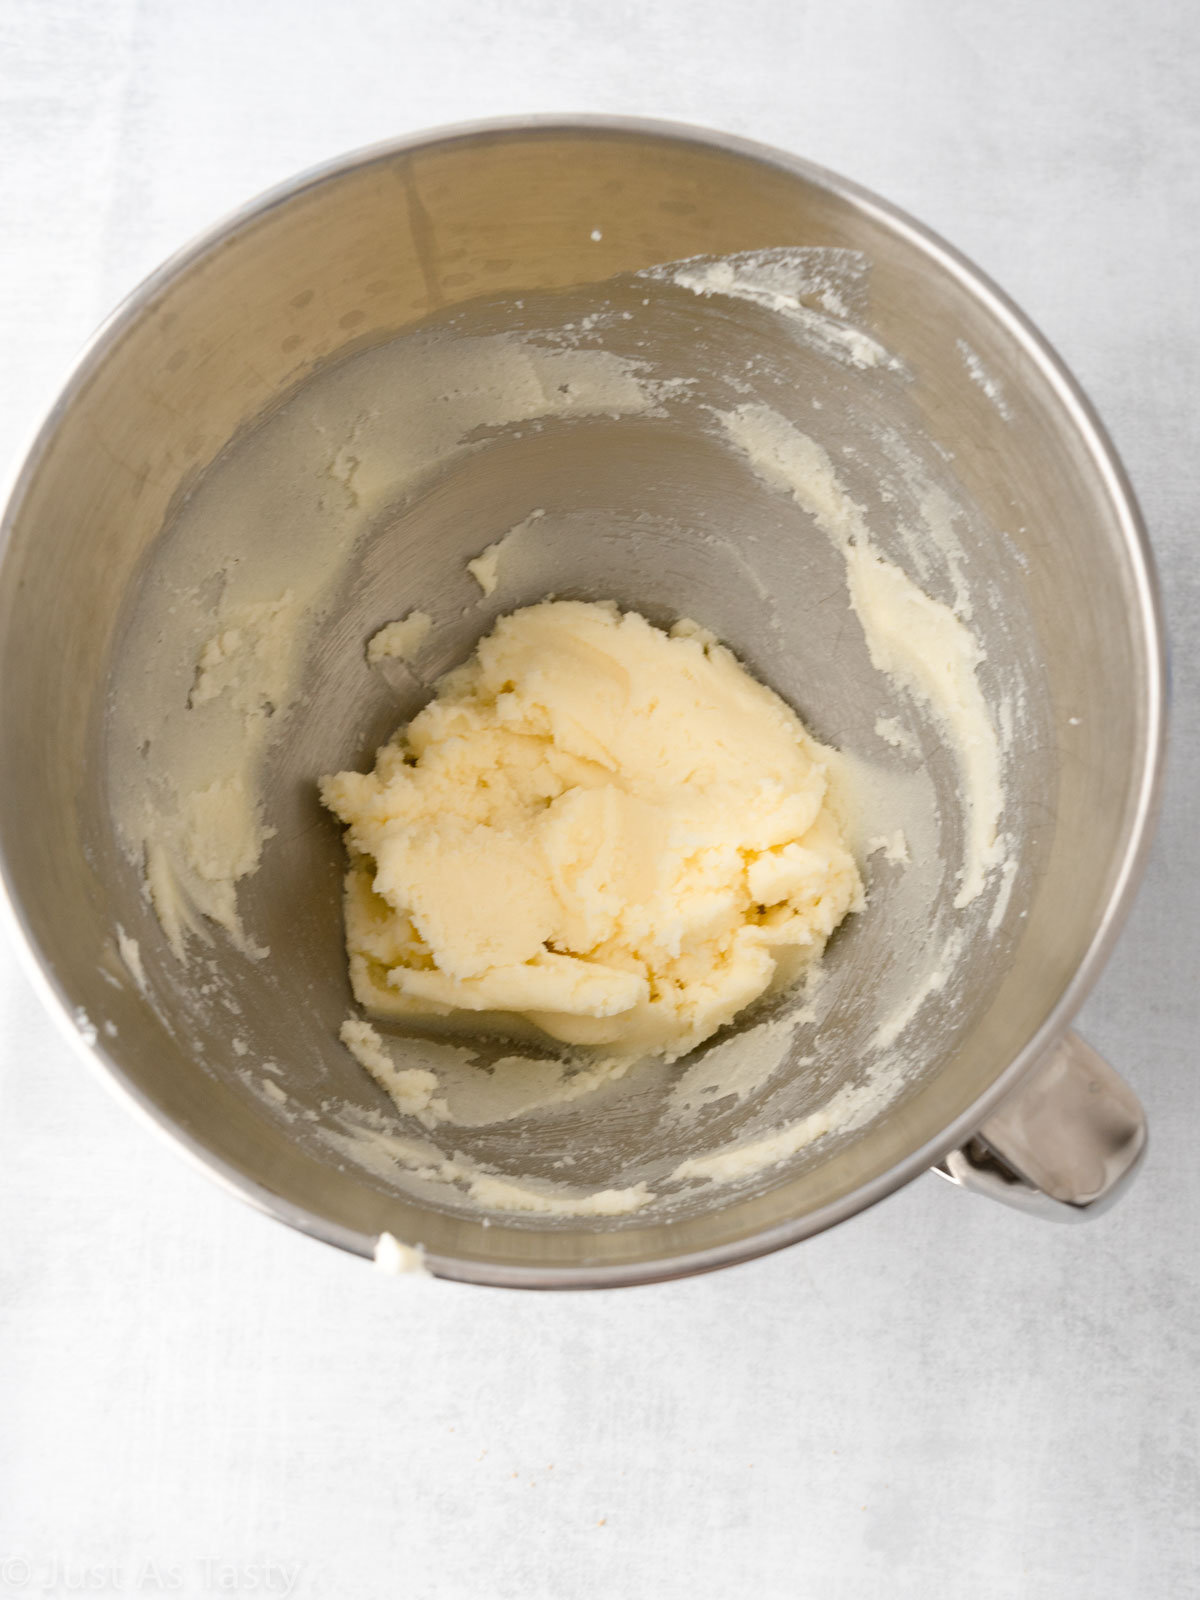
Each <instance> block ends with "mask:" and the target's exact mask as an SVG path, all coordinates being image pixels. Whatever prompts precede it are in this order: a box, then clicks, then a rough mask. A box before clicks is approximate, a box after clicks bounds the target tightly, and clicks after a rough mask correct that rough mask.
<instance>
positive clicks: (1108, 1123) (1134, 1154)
mask: <svg viewBox="0 0 1200 1600" xmlns="http://www.w3.org/2000/svg"><path fill="white" fill-rule="evenodd" d="M1145 1152H1146V1114H1145V1112H1144V1111H1143V1110H1142V1107H1141V1103H1140V1101H1139V1100H1138V1097H1137V1096H1136V1095H1135V1094H1134V1092H1133V1090H1132V1089H1131V1088H1130V1087H1129V1085H1128V1084H1127V1083H1126V1082H1125V1080H1124V1079H1123V1078H1119V1077H1118V1076H1117V1074H1116V1073H1115V1072H1114V1071H1113V1069H1112V1068H1111V1067H1110V1066H1109V1064H1108V1062H1107V1061H1105V1060H1104V1059H1103V1058H1102V1057H1101V1056H1098V1055H1097V1054H1096V1052H1095V1051H1094V1050H1093V1049H1092V1047H1091V1045H1090V1044H1087V1043H1085V1042H1084V1040H1082V1039H1081V1038H1080V1037H1079V1035H1078V1034H1077V1033H1068V1034H1066V1035H1065V1037H1064V1038H1063V1039H1061V1040H1060V1041H1059V1043H1058V1044H1057V1045H1055V1047H1054V1049H1053V1050H1051V1052H1050V1054H1049V1055H1048V1056H1047V1057H1046V1058H1045V1059H1044V1060H1043V1061H1042V1062H1041V1063H1040V1064H1039V1065H1038V1067H1037V1068H1036V1069H1035V1070H1034V1071H1033V1072H1032V1073H1031V1074H1030V1075H1029V1076H1028V1077H1027V1078H1026V1079H1025V1080H1024V1082H1023V1083H1022V1084H1021V1085H1020V1087H1019V1088H1017V1089H1015V1090H1014V1091H1013V1093H1012V1094H1011V1095H1009V1097H1008V1099H1007V1100H1005V1101H1003V1103H1002V1104H1001V1106H1000V1108H999V1110H997V1111H994V1112H993V1113H992V1115H991V1116H990V1117H989V1118H988V1120H987V1121H986V1122H985V1123H984V1124H983V1126H982V1127H981V1128H980V1130H979V1132H978V1133H977V1134H976V1135H975V1137H974V1138H973V1139H969V1140H968V1141H967V1143H966V1144H964V1145H963V1146H962V1147H961V1148H960V1149H958V1150H951V1152H950V1153H949V1155H947V1156H946V1157H945V1159H944V1160H943V1161H941V1162H939V1163H938V1165H937V1166H936V1167H935V1168H934V1169H933V1170H934V1171H935V1172H939V1173H940V1174H941V1175H942V1177H944V1178H949V1179H950V1181H951V1183H957V1184H960V1185H961V1186H962V1187H963V1188H964V1189H974V1190H975V1191H976V1192H977V1193H978V1194H986V1195H990V1196H991V1197H992V1199H993V1200H1002V1201H1003V1202H1004V1203H1005V1204H1006V1205H1010V1206H1016V1207H1017V1208H1018V1209H1019V1210H1021V1211H1032V1212H1034V1213H1035V1214H1036V1215H1037V1216H1040V1217H1048V1218H1050V1219H1052V1220H1054V1221H1058V1222H1077V1221H1081V1220H1082V1219H1083V1218H1085V1217H1095V1216H1099V1214H1100V1213H1101V1212H1102V1211H1105V1210H1107V1208H1108V1207H1109V1206H1110V1205H1111V1204H1112V1203H1113V1201H1114V1200H1115V1199H1116V1198H1117V1197H1118V1195H1120V1194H1121V1193H1123V1192H1124V1190H1125V1188H1126V1186H1127V1185H1128V1184H1129V1182H1130V1180H1131V1179H1132V1178H1133V1175H1134V1173H1135V1172H1136V1171H1137V1169H1138V1166H1139V1165H1140V1163H1141V1160H1142V1157H1143V1155H1144V1154H1145Z"/></svg>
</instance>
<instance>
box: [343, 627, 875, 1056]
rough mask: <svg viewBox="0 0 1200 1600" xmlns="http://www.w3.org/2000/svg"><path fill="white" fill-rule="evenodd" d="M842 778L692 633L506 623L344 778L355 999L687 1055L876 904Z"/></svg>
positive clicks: (767, 697)
mask: <svg viewBox="0 0 1200 1600" xmlns="http://www.w3.org/2000/svg"><path fill="white" fill-rule="evenodd" d="M833 759H834V757H833V752H831V751H829V750H827V749H825V748H824V747H823V746H822V745H820V744H818V743H817V742H816V741H815V740H814V739H812V738H811V737H810V735H809V734H808V733H807V732H806V730H805V729H804V727H803V725H802V724H801V722H800V721H799V719H798V718H797V717H796V715H795V713H794V712H792V711H791V710H790V709H789V707H788V706H786V705H785V704H784V702H783V701H782V700H780V699H779V697H778V696H777V695H776V694H774V693H773V692H772V691H771V690H770V689H767V688H765V687H764V686H763V685H762V684H760V683H758V682H756V681H755V679H754V678H752V677H751V676H750V674H749V673H748V672H747V671H746V670H745V669H744V668H743V667H742V666H741V664H740V663H739V662H738V660H737V659H736V657H735V656H734V655H733V654H732V653H731V652H730V651H729V650H727V649H725V648H724V647H723V646H722V645H720V644H718V643H717V641H716V640H715V639H714V638H713V637H712V636H711V635H710V634H708V633H706V632H705V631H704V630H703V629H701V628H699V627H698V626H696V625H695V624H694V623H691V622H686V621H685V622H681V623H679V624H677V625H676V627H675V628H673V629H672V630H671V632H670V633H669V634H668V633H664V632H662V631H661V630H660V629H658V628H655V627H653V626H651V624H650V623H649V622H647V621H646V620H645V619H644V618H643V617H641V616H639V615H637V614H636V613H634V612H625V613H622V612H621V611H619V610H618V608H617V607H616V606H615V605H611V604H584V603H582V602H576V601H547V602H545V603H543V604H541V605H536V606H531V607H528V608H527V609H525V610H522V611H518V612H515V613H513V614H512V615H510V616H507V617H503V618H501V619H500V621H499V622H498V623H497V624H496V626H495V628H494V630H493V631H492V633H491V634H490V635H489V636H488V637H487V638H485V639H484V640H483V641H482V642H481V643H480V645H479V647H478V650H477V651H476V653H475V655H474V656H473V657H472V659H471V660H470V661H468V662H467V663H466V665H465V666H463V667H461V668H459V669H458V670H457V671H455V672H452V673H450V674H448V675H447V676H446V677H445V678H444V679H442V680H441V682H440V684H439V685H438V690H437V694H436V697H435V698H434V699H433V700H432V701H431V703H430V704H429V705H428V706H426V707H425V709H424V710H423V711H422V712H420V714H419V715H418V716H417V717H415V718H414V719H413V720H412V721H411V722H410V723H408V724H407V725H406V726H405V727H403V728H401V729H400V730H399V731H398V733H397V734H396V735H395V737H394V738H393V740H392V741H391V742H390V743H389V744H387V745H385V746H384V747H383V749H381V750H380V751H379V753H378V757H377V760H376V765H375V769H374V771H373V772H370V773H367V774H363V773H357V772H341V773H337V774H335V775H333V776H330V777H326V778H325V779H323V781H322V784H321V792H322V797H323V799H324V801H325V804H326V805H327V806H329V807H330V808H331V810H333V811H334V812H335V813H336V814H337V816H338V817H340V818H341V820H342V821H343V822H344V823H345V824H346V825H347V835H346V837H347V844H348V847H349V850H350V856H351V866H350V870H349V873H348V875H347V880H346V936H347V949H348V953H349V961H350V975H351V980H352V983H353V987H354V992H355V995H356V997H357V998H358V1000H359V1002H360V1003H361V1004H362V1005H363V1006H364V1007H365V1008H366V1010H367V1011H368V1012H370V1013H372V1014H374V1015H376V1016H386V1017H394V1018H406V1017H408V1018H415V1017H420V1016H422V1015H424V1016H429V1015H447V1014H450V1013H456V1012H459V1013H461V1012H465V1013H472V1012H474V1013H479V1012H488V1013H497V1012H499V1013H511V1014H514V1015H516V1016H519V1017H521V1018H523V1019H524V1020H525V1021H527V1022H532V1023H533V1024H534V1025H535V1026H536V1027H537V1028H539V1029H540V1030H542V1031H543V1032H544V1033H545V1034H548V1035H549V1036H550V1037H551V1038H553V1039H555V1040H559V1041H562V1042H565V1043H568V1044H572V1045H584V1046H598V1047H604V1048H605V1049H606V1050H607V1051H608V1052H609V1053H610V1054H620V1055H623V1056H627V1057H636V1056H641V1055H662V1056H665V1057H667V1058H668V1059H673V1058H675V1057H677V1056H680V1055H683V1054H685V1053H686V1052H687V1051H689V1050H691V1049H693V1048H694V1047H695V1046H696V1045H698V1044H700V1043H701V1042H702V1041H703V1040H705V1039H707V1038H708V1037H710V1035H712V1034H713V1033H715V1032H716V1031H717V1029H718V1028H720V1027H722V1026H723V1025H724V1024H725V1023H727V1022H729V1021H730V1020H732V1018H734V1017H735V1016H736V1015H737V1014H738V1013H739V1012H740V1011H742V1010H743V1009H744V1008H745V1007H746V1006H748V1005H749V1004H751V1002H752V1001H754V1000H756V999H758V998H759V997H760V996H761V995H763V994H764V993H765V992H767V991H768V990H769V989H771V988H772V987H775V986H778V985H780V984H782V983H784V982H790V981H793V980H794V979H795V978H796V977H797V976H798V975H799V974H800V973H801V972H802V971H803V969H804V968H805V966H806V965H808V964H809V963H810V962H811V961H813V960H814V959H815V958H817V957H819V955H820V953H821V951H822V949H823V948H824V946H825V943H826V941H827V940H828V938H829V936H830V934H831V933H832V932H833V930H834V929H835V928H836V927H837V925H838V924H839V923H840V922H841V921H842V919H843V918H844V917H845V916H846V915H847V913H848V912H851V911H854V910H857V909H859V908H860V907H861V905H862V901H863V891H862V883H861V879H860V877H859V873H858V868H857V866H856V864H855V861H854V858H853V856H852V855H851V854H850V852H849V850H848V849H847V847H846V844H845V842H844V840H843V837H842V830H841V825H840V821H839V818H838V817H837V815H836V812H835V808H834V806H833V804H832V801H831V796H830V791H829V782H828V772H829V765H830V762H831V761H832V760H833Z"/></svg>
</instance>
